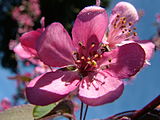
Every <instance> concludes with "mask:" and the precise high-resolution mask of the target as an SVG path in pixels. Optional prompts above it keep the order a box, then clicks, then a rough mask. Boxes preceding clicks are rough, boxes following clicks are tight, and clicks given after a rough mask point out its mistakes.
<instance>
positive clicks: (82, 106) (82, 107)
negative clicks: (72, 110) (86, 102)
mask: <svg viewBox="0 0 160 120" xmlns="http://www.w3.org/2000/svg"><path fill="white" fill-rule="evenodd" d="M82 113H83V102H81V112H80V120H82Z"/></svg>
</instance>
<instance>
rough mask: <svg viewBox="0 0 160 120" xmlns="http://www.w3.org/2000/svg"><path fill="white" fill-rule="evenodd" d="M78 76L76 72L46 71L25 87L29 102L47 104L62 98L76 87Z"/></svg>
mask: <svg viewBox="0 0 160 120" xmlns="http://www.w3.org/2000/svg"><path fill="white" fill-rule="evenodd" d="M78 82H79V77H78V75H77V73H76V72H71V71H61V70H57V71H55V72H48V73H46V74H43V75H41V76H38V77H36V78H35V79H33V80H32V81H31V82H30V83H29V85H28V86H27V88H26V96H27V99H28V101H29V102H30V103H32V104H35V105H48V104H51V103H53V102H57V101H58V100H60V99H62V98H63V97H65V96H66V95H68V94H69V92H71V91H73V90H74V89H76V88H77V85H78Z"/></svg>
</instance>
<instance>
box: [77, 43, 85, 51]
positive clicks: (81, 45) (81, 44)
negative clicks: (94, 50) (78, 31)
mask: <svg viewBox="0 0 160 120" xmlns="http://www.w3.org/2000/svg"><path fill="white" fill-rule="evenodd" d="M78 45H79V46H80V47H82V48H83V49H85V46H83V43H82V41H80V42H79V43H78Z"/></svg>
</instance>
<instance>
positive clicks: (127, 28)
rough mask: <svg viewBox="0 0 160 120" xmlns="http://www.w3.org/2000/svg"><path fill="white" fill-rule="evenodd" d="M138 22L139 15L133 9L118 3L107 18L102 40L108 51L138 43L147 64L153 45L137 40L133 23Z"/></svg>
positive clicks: (126, 4) (126, 3)
mask: <svg viewBox="0 0 160 120" xmlns="http://www.w3.org/2000/svg"><path fill="white" fill-rule="evenodd" d="M138 20H139V15H138V12H137V10H136V9H135V7H134V6H133V5H132V4H130V3H128V2H119V3H117V5H116V6H115V7H114V8H113V10H112V13H111V16H110V17H109V25H108V31H107V33H106V35H105V36H104V38H103V42H104V43H106V45H107V46H108V48H109V49H114V48H116V47H118V46H121V45H123V44H126V43H132V42H135V43H138V44H139V45H141V46H142V47H143V48H144V50H145V54H146V59H145V61H146V64H149V60H150V59H151V57H152V55H153V53H154V48H155V45H154V44H153V42H152V41H151V40H139V37H138V35H137V33H136V32H135V30H136V27H135V26H134V25H135V23H137V21H138Z"/></svg>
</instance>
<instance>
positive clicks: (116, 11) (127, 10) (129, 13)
mask: <svg viewBox="0 0 160 120" xmlns="http://www.w3.org/2000/svg"><path fill="white" fill-rule="evenodd" d="M117 15H120V17H126V21H127V22H128V23H129V22H132V23H135V22H137V21H138V19H139V16H138V12H137V10H136V9H135V7H134V6H133V5H132V4H130V3H128V2H119V3H117V4H116V6H115V7H114V8H113V10H112V13H111V16H110V24H111V23H112V22H113V20H114V19H115V18H116V17H117Z"/></svg>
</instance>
